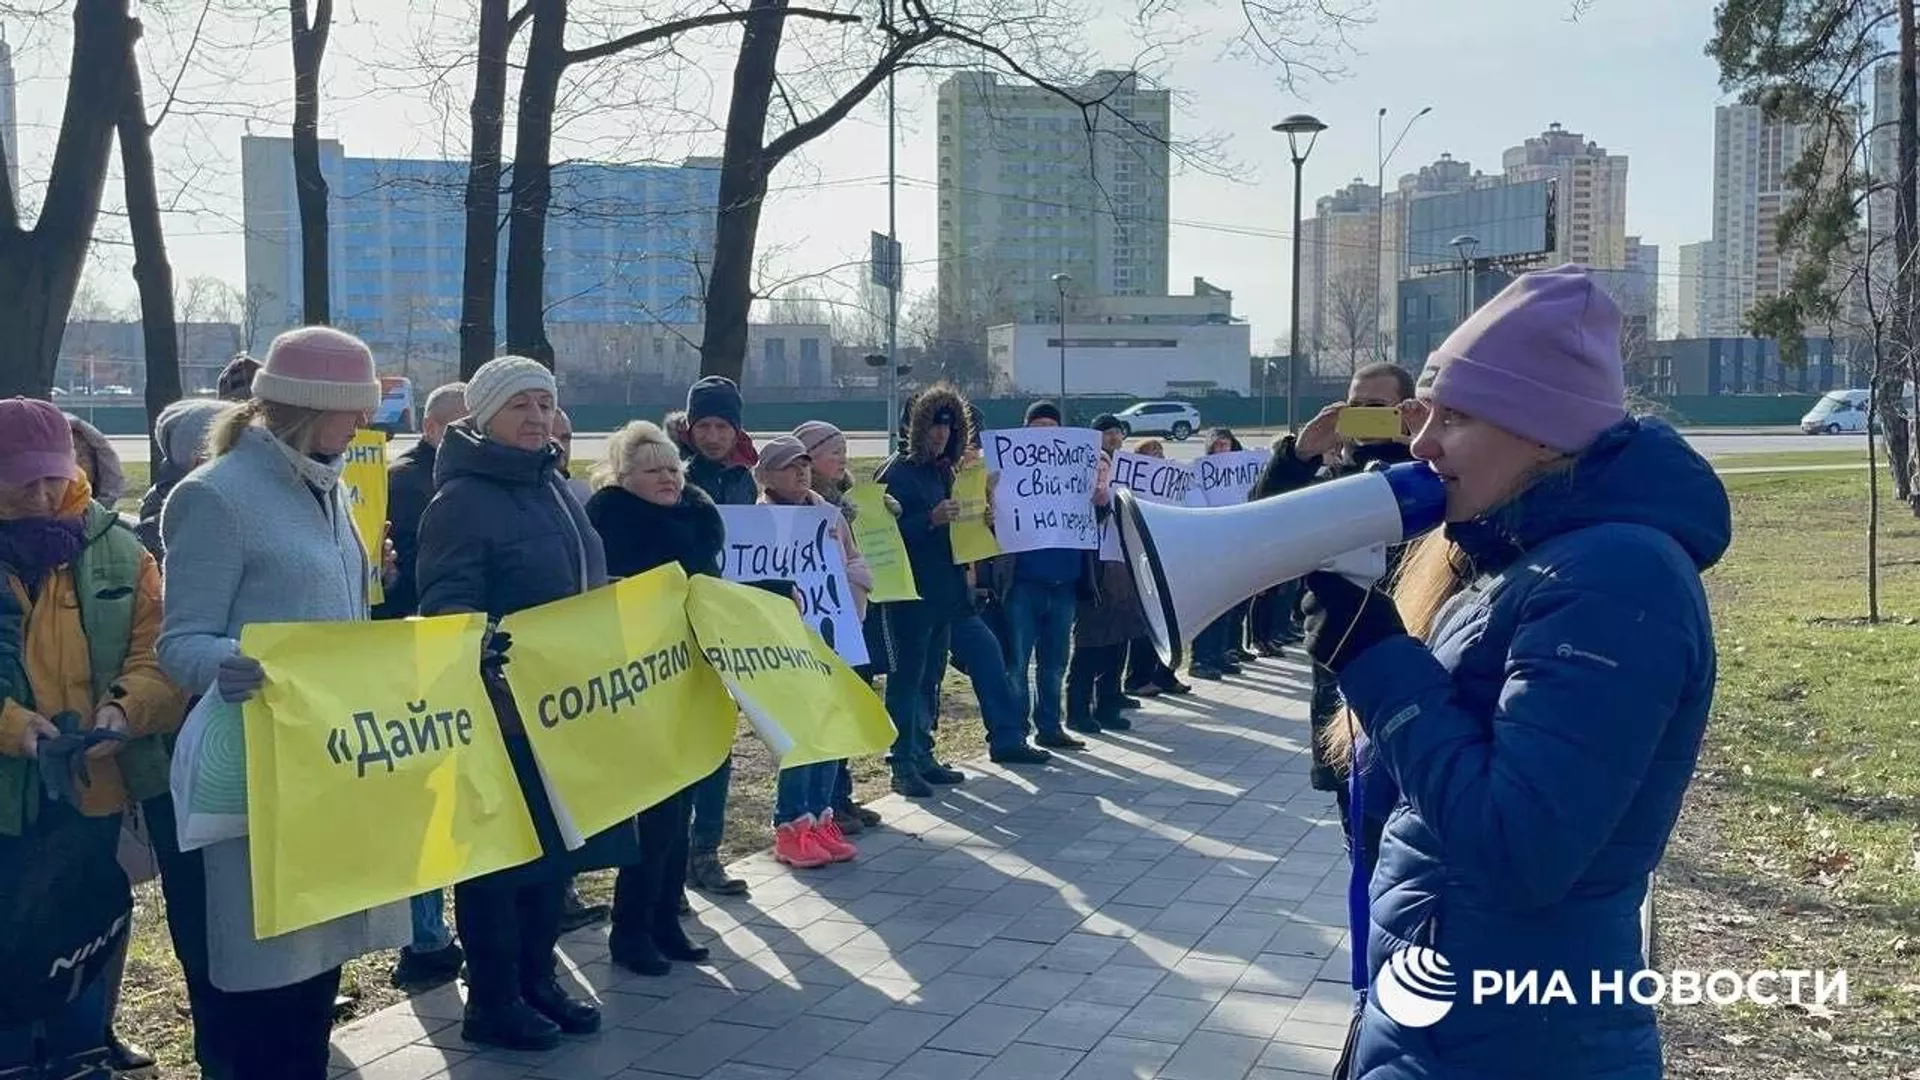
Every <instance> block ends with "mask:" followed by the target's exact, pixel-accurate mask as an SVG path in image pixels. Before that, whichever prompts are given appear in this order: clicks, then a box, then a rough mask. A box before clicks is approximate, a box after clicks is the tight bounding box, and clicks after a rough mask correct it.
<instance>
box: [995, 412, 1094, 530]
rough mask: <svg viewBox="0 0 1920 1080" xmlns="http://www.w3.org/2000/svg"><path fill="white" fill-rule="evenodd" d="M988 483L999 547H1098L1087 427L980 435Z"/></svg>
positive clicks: (1091, 444)
mask: <svg viewBox="0 0 1920 1080" xmlns="http://www.w3.org/2000/svg"><path fill="white" fill-rule="evenodd" d="M980 444H981V448H982V449H983V450H984V451H985V452H986V459H987V471H988V472H989V473H993V474H996V476H997V479H996V481H995V484H994V488H993V535H994V538H995V539H997V540H998V541H999V542H1000V550H1001V551H1003V552H1008V553H1011V552H1016V551H1037V550H1040V549H1042V548H1078V549H1080V550H1082V551H1090V550H1092V549H1094V548H1097V547H1099V546H1100V529H1099V525H1098V523H1097V522H1095V521H1094V517H1093V478H1094V473H1095V472H1096V471H1097V470H1098V469H1099V466H1100V433H1099V432H1097V431H1094V430H1092V429H1091V428H1057V427H1054V428H1013V429H1011V430H1007V431H989V432H987V433H986V434H985V436H984V437H983V438H982V439H981V440H980Z"/></svg>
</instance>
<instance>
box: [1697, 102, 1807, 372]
mask: <svg viewBox="0 0 1920 1080" xmlns="http://www.w3.org/2000/svg"><path fill="white" fill-rule="evenodd" d="M1815 138H1816V132H1815V129H1813V128H1811V127H1809V126H1806V125H1802V124H1788V123H1782V122H1780V121H1777V120H1769V119H1767V118H1766V117H1765V116H1764V115H1762V113H1761V110H1760V107H1759V106H1757V105H1722V106H1720V107H1718V108H1716V109H1714V111H1713V239H1712V240H1711V241H1709V242H1707V243H1706V246H1704V247H1703V248H1701V249H1700V252H1699V254H1697V255H1696V256H1695V257H1694V262H1695V263H1696V264H1697V265H1698V272H1697V274H1696V275H1695V283H1694V286H1693V296H1692V297H1688V298H1683V300H1682V303H1681V309H1682V313H1683V318H1685V317H1686V312H1687V308H1688V300H1691V302H1692V306H1693V312H1692V316H1691V317H1692V321H1693V322H1694V324H1695V327H1696V330H1697V333H1696V335H1695V336H1698V337H1738V336H1740V335H1741V334H1744V333H1746V330H1745V328H1744V325H1743V324H1744V323H1745V321H1746V317H1747V313H1748V312H1750V311H1751V310H1753V306H1754V305H1755V304H1756V303H1759V302H1760V301H1762V300H1767V299H1771V298H1773V297H1776V296H1779V295H1780V294H1781V293H1782V292H1784V291H1786V289H1787V288H1788V287H1789V286H1790V285H1791V284H1792V280H1793V273H1794V269H1795V267H1796V260H1795V258H1794V256H1793V253H1792V252H1790V251H1783V250H1782V249H1781V247H1780V242H1779V222H1780V214H1781V211H1783V210H1785V209H1786V208H1787V207H1788V206H1789V205H1791V204H1792V203H1793V201H1794V200H1795V199H1796V198H1798V197H1799V190H1798V189H1797V188H1795V187H1794V186H1793V185H1792V184H1790V183H1788V180H1787V176H1788V173H1789V171H1790V170H1791V169H1792V168H1793V166H1794V165H1795V164H1797V163H1798V162H1799V161H1800V160H1801V159H1802V158H1803V157H1804V156H1805V155H1806V153H1807V151H1808V150H1809V149H1810V148H1811V147H1812V146H1813V143H1814V140H1815ZM1685 257H1686V256H1685V254H1684V251H1683V254H1682V258H1683V259H1684V258H1685ZM1685 282H1686V278H1685V275H1684V272H1683V276H1682V287H1683V288H1685Z"/></svg>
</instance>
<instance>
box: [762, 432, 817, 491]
mask: <svg viewBox="0 0 1920 1080" xmlns="http://www.w3.org/2000/svg"><path fill="white" fill-rule="evenodd" d="M801 460H806V461H809V462H810V461H812V460H813V455H811V454H809V453H807V448H806V445H805V444H803V443H802V442H801V441H800V440H799V439H798V438H795V437H794V436H792V435H775V436H774V437H773V438H771V439H768V440H767V442H766V445H764V446H762V447H761V448H760V460H759V461H758V462H756V463H755V464H754V466H753V475H755V476H757V477H759V478H760V479H761V481H763V482H764V481H765V480H766V478H767V477H769V476H771V475H773V474H774V473H777V472H779V471H780V470H781V469H784V468H786V467H787V466H789V465H791V464H793V463H794V462H796V461H801Z"/></svg>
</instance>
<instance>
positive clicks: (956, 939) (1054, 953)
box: [334, 660, 1350, 1080]
mask: <svg viewBox="0 0 1920 1080" xmlns="http://www.w3.org/2000/svg"><path fill="white" fill-rule="evenodd" d="M1306 696H1307V685H1306V676H1305V672H1304V670H1303V669H1302V668H1300V667H1299V666H1297V665H1295V664H1290V663H1289V664H1281V663H1276V662H1274V661H1271V660H1268V661H1261V662H1260V663H1258V664H1255V665H1252V666H1250V667H1249V668H1248V670H1247V674H1245V675H1243V676H1238V677H1235V678H1233V679H1230V680H1228V681H1227V682H1225V683H1212V684H1208V683H1201V684H1199V692H1198V693H1196V694H1194V695H1193V696H1191V697H1187V698H1184V699H1180V698H1160V699H1158V700H1155V701H1150V702H1148V703H1147V707H1146V708H1145V709H1143V710H1141V711H1139V712H1136V713H1134V714H1132V715H1133V717H1134V723H1135V727H1134V729H1133V730H1132V731H1130V732H1119V733H1109V734H1107V735H1103V736H1099V737H1097V738H1096V739H1092V740H1089V741H1090V743H1091V745H1090V747H1089V749H1088V750H1087V751H1086V752H1083V753H1077V754H1059V755H1056V756H1055V759H1054V760H1055V763H1056V764H1055V765H1053V766H1049V767H1047V768H1046V769H1044V770H1041V769H1027V770H1012V769H1003V768H1001V767H999V766H994V765H989V764H986V763H984V762H975V763H968V765H967V773H968V775H969V777H970V780H969V781H968V782H967V783H966V784H965V785H963V786H960V787H957V788H951V789H945V790H943V791H942V793H941V795H940V797H938V798H936V799H931V800H925V801H921V802H917V803H916V802H909V801H907V800H903V799H899V798H895V797H890V798H888V799H885V800H882V801H881V802H880V803H878V804H877V807H878V809H879V810H880V811H881V812H882V813H884V814H885V815H886V816H887V827H886V828H883V829H881V830H878V831H874V832H869V833H867V834H865V835H863V836H861V837H859V838H858V840H857V841H856V842H857V843H858V844H859V846H860V849H861V857H860V859H859V860H857V861H855V862H852V863H848V864H843V865H840V866H835V867H828V868H823V869H820V870H814V871H807V872H803V873H798V874H795V873H791V872H789V871H788V870H786V868H784V867H782V866H780V865H778V864H777V863H775V862H774V861H773V859H772V856H771V855H770V854H766V853H762V854H759V855H755V856H753V857H751V858H748V859H745V860H743V861H742V862H740V863H738V864H736V865H735V866H734V868H733V869H734V870H735V872H737V873H739V874H740V875H741V876H742V877H745V878H747V879H748V880H749V881H751V882H752V885H753V895H752V896H751V897H750V898H747V899H742V900H738V901H729V902H727V903H722V904H712V905H709V904H705V903H702V902H699V901H696V906H697V907H698V908H699V914H698V918H699V921H700V923H701V924H703V926H704V928H705V933H704V934H702V933H698V932H696V933H695V935H694V936H695V937H697V938H703V939H708V943H709V944H710V945H712V947H713V950H714V960H713V962H712V963H710V964H706V965H702V966H699V967H689V966H687V965H682V964H676V965H674V972H673V974H672V975H670V976H668V977H667V978H664V979H646V978H641V977H638V976H633V975H628V974H626V973H625V972H623V971H620V970H618V969H616V968H613V967H611V966H610V965H609V964H608V962H607V953H606V931H605V928H604V927H601V928H595V929H592V930H584V931H581V932H579V933H576V934H573V935H569V937H568V938H567V939H566V940H564V941H563V942H562V943H561V947H562V950H563V951H564V953H565V954H566V957H567V959H568V962H569V963H570V965H571V966H572V968H573V969H574V971H575V974H576V976H577V977H578V979H579V980H580V981H581V982H582V983H584V984H585V985H586V986H589V987H591V988H592V989H593V991H594V993H596V994H597V995H598V997H599V998H600V1000H601V1002H602V1003H603V1006H604V1009H605V1016H606V1026H605V1029H604V1030H603V1031H602V1032H601V1033H600V1034H598V1035H596V1036H592V1037H589V1038H584V1039H569V1040H568V1041H567V1042H566V1043H564V1044H563V1045H562V1046H561V1047H560V1048H559V1049H558V1050H555V1051H553V1052H550V1053H545V1054H514V1053H507V1052H502V1051H494V1050H477V1048H475V1047H472V1046H470V1045H468V1044H466V1043H464V1042H462V1041H461V1039H460V1036H459V1028H460V1024H459V1016H460V999H459V997H458V994H457V991H456V989H455V988H454V987H446V988H443V989H441V990H438V991H435V992H433V993H431V994H428V995H424V996H422V997H418V998H415V999H413V1000H411V1001H409V1002H407V1003H404V1004H402V1005H397V1006H395V1007H393V1008H390V1009H388V1010H386V1011H385V1012H382V1013H379V1014H377V1015H375V1016H372V1017H369V1018H367V1019H366V1020H363V1021H361V1022H359V1023H356V1024H354V1025H353V1026H351V1027H348V1028H345V1029H343V1030H341V1031H339V1032H337V1033H335V1036H334V1059H335V1063H336V1065H337V1066H338V1067H339V1069H340V1070H341V1075H343V1076H350V1077H355V1078H358V1080H423V1078H426V1077H446V1078H449V1080H508V1078H519V1077H542V1078H553V1080H600V1078H603V1077H619V1078H621V1080H662V1078H666V1077H682V1078H689V1077H698V1078H705V1080H879V1078H881V1077H887V1078H891V1080H909V1078H911V1080H969V1078H972V1077H980V1078H981V1080H1059V1078H1062V1077H1069V1078H1072V1080H1127V1078H1136V1077H1137V1078H1142V1080H1145V1078H1150V1077H1165V1078H1168V1080H1238V1078H1243V1077H1252V1078H1257V1080H1308V1078H1309V1077H1315V1078H1317V1077H1325V1076H1326V1075H1327V1073H1328V1071H1329V1070H1330V1069H1331V1068H1332V1065H1333V1062H1334V1059H1335V1058H1336V1057H1337V1056H1338V1053H1339V1047H1340V1044H1341V1041H1342V1040H1343V1038H1344V1037H1345V1033H1346V1028H1345V1025H1346V1020H1347V1015H1348V1011H1349V1000H1350V997H1349V991H1348V988H1347V984H1346V979H1347V968H1348V959H1347V952H1346V947H1345V944H1344V941H1345V937H1346V934H1345V929H1344V928H1345V925H1346V900H1345V895H1346V866H1345V864H1346V859H1345V856H1344V855H1343V854H1342V853H1341V850H1342V849H1341V840H1340V830H1339V823H1338V816H1337V813H1336V812H1335V810H1334V807H1333V801H1332V798H1331V797H1330V796H1329V795H1326V794H1324V793H1321V792H1316V791H1314V790H1312V789H1311V788H1309V787H1308V786H1307V753H1306V738H1307V726H1306V722H1305V712H1306V710H1305V705H1304V701H1305V699H1306Z"/></svg>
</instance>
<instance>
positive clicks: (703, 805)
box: [687, 754, 733, 858]
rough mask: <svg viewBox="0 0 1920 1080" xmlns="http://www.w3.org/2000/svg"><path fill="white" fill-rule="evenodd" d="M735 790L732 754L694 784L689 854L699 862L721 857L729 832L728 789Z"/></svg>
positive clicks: (688, 843) (691, 800)
mask: <svg viewBox="0 0 1920 1080" xmlns="http://www.w3.org/2000/svg"><path fill="white" fill-rule="evenodd" d="M732 786H733V755H732V754H728V755H727V760H725V761H723V762H721V763H720V767H719V768H717V769H715V770H713V771H712V772H711V773H708V774H707V776H706V778H705V779H703V780H698V781H695V782H694V785H693V796H692V798H691V799H690V800H689V801H690V803H691V805H692V807H693V822H692V825H691V829H690V837H689V839H688V841H687V851H688V853H690V854H691V855H693V856H695V857H696V858H697V857H699V856H701V855H718V854H719V853H720V837H721V836H722V835H723V834H724V833H725V832H726V831H727V789H728V788H730V787H732Z"/></svg>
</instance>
